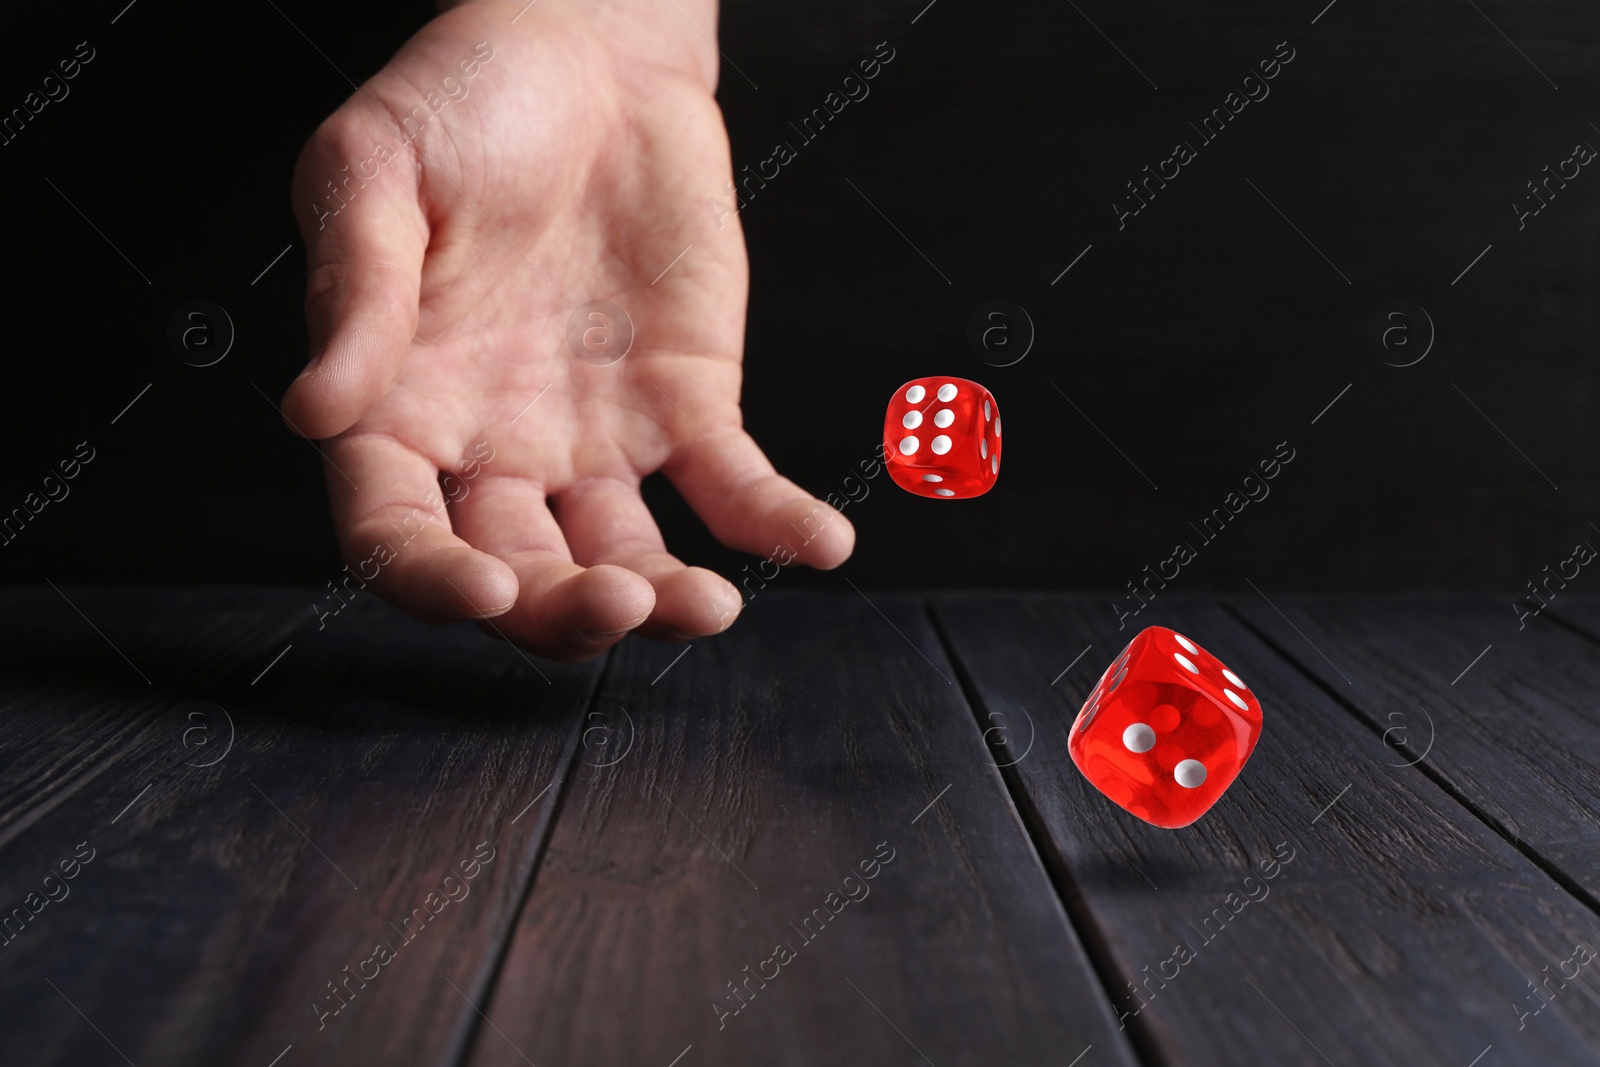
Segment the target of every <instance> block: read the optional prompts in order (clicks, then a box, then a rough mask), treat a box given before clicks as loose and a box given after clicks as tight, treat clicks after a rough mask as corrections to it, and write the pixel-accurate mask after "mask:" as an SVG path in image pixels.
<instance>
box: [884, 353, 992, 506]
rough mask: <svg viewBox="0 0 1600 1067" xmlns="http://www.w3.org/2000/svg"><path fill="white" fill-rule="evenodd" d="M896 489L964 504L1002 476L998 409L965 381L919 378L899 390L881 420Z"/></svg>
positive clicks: (981, 390) (979, 388) (989, 397)
mask: <svg viewBox="0 0 1600 1067" xmlns="http://www.w3.org/2000/svg"><path fill="white" fill-rule="evenodd" d="M883 454H884V456H885V458H886V459H887V465H888V468H889V477H890V478H891V479H893V480H894V484H896V485H898V486H899V487H900V488H902V489H904V490H906V491H907V492H909V493H916V494H917V495H918V496H931V497H934V498H935V499H939V498H944V499H951V498H954V499H962V498H966V497H974V496H981V495H982V494H984V493H987V492H988V491H989V489H990V487H992V486H993V485H994V483H995V480H996V479H997V478H999V477H1000V406H999V405H998V404H996V403H995V401H994V395H993V394H992V393H990V392H989V390H987V389H985V388H984V387H983V386H981V385H979V384H978V383H977V382H970V381H968V380H967V379H965V378H949V377H935V378H917V379H915V380H914V381H909V382H907V383H905V384H904V385H902V386H901V387H900V388H899V389H897V390H896V391H895V394H894V396H892V397H890V399H889V413H888V414H887V415H886V416H884V420H883Z"/></svg>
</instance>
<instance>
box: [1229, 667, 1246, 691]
mask: <svg viewBox="0 0 1600 1067" xmlns="http://www.w3.org/2000/svg"><path fill="white" fill-rule="evenodd" d="M1222 676H1223V677H1224V678H1226V679H1227V680H1228V681H1230V682H1232V683H1233V684H1234V685H1236V686H1238V687H1239V688H1240V689H1249V688H1250V687H1249V686H1248V685H1245V684H1244V682H1243V681H1241V680H1240V678H1239V676H1238V675H1237V674H1234V673H1233V672H1232V671H1230V670H1229V669H1228V668H1226V667H1224V668H1222Z"/></svg>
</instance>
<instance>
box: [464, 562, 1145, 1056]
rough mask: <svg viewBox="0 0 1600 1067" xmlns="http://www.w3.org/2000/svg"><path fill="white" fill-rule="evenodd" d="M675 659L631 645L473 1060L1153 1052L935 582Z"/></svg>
mask: <svg viewBox="0 0 1600 1067" xmlns="http://www.w3.org/2000/svg"><path fill="white" fill-rule="evenodd" d="M880 609H881V611H880ZM678 654H679V652H677V651H675V650H671V649H667V648H661V647H655V646H650V645H647V644H636V643H629V644H626V645H624V646H623V647H622V648H621V649H620V650H619V654H618V655H617V656H616V658H615V660H614V661H613V665H612V668H611V671H610V673H609V674H608V676H607V678H606V680H605V683H604V686H603V688H602V692H601V695H600V699H599V701H598V703H597V705H596V710H597V711H598V712H599V713H601V714H603V715H605V716H606V717H607V719H606V724H608V725H609V726H611V727H614V728H615V730H616V731H617V733H616V735H614V736H613V735H602V734H599V733H596V734H595V735H593V736H594V738H595V739H596V740H598V739H600V738H601V737H602V736H606V737H607V740H608V742H610V741H613V740H615V741H616V743H618V744H620V742H621V739H622V735H621V731H622V730H624V729H626V728H627V727H626V725H625V724H629V723H631V729H632V730H633V731H634V732H633V733H632V734H631V743H632V747H631V748H629V749H628V750H627V755H626V756H624V757H622V758H620V759H618V756H617V754H618V753H620V752H621V751H622V749H621V748H620V747H618V748H607V749H603V750H597V749H596V748H594V747H589V748H586V749H585V750H584V754H583V759H582V762H581V763H580V765H579V767H578V773H577V774H576V775H575V776H574V779H573V783H572V787H571V790H570V793H569V794H568V795H567V796H566V797H565V798H564V800H563V804H562V811H561V816H560V821H559V823H558V824H557V828H556V833H555V835H554V837H553V839H552V842H551V846H550V850H549V854H548V857H547V859H546V861H545V863H544V864H543V866H542V867H541V869H540V871H539V873H538V877H537V880H536V882H535V885H534V889H533V892H532V894H531V896H530V898H529V901H528V904H527V908H526V910H525V912H524V914H523V915H522V917H521V920H520V921H519V923H518V926H517V932H516V936H515V938H514V940H513V941H512V944H511V948H510V951H509V953H508V955H507V958H506V964H505V968H504V971H503V974H502V976H501V980H500V982H499V984H498V986H497V988H496V990H495V995H494V998H493V1000H492V1001H491V1003H490V1004H489V1005H487V1006H486V1007H485V1012H486V1014H487V1016H488V1017H489V1019H491V1020H492V1021H493V1024H494V1025H493V1027H492V1028H490V1027H484V1028H482V1029H480V1031H479V1033H478V1037H477V1041H476V1043H475V1044H474V1046H473V1049H472V1056H471V1058H470V1061H469V1062H470V1063H471V1064H473V1065H474V1067H487V1065H491V1064H493V1065H499V1064H508V1065H510V1064H522V1063H524V1062H532V1063H536V1064H541V1065H542V1064H546V1063H559V1064H564V1065H571V1067H578V1065H591V1064H592V1065H615V1064H646V1065H655V1067H667V1064H669V1063H673V1062H679V1063H680V1067H702V1065H708V1064H750V1063H767V1064H862V1063H902V1064H910V1063H922V1062H924V1061H927V1062H932V1063H935V1064H939V1065H941V1067H944V1065H949V1064H963V1063H970V1064H977V1063H1017V1064H1033V1063H1041V1064H1042V1063H1060V1064H1065V1063H1067V1062H1069V1061H1071V1060H1072V1059H1073V1057H1075V1056H1078V1055H1079V1054H1080V1053H1082V1052H1083V1051H1084V1050H1085V1049H1087V1048H1088V1047H1089V1046H1091V1045H1092V1046H1093V1052H1092V1061H1091V1060H1085V1061H1084V1062H1086V1063H1087V1062H1093V1063H1096V1064H1115V1063H1124V1064H1126V1063H1132V1062H1134V1061H1133V1059H1132V1057H1131V1054H1130V1050H1129V1048H1128V1046H1127V1044H1126V1042H1125V1041H1124V1040H1123V1038H1122V1037H1121V1035H1118V1034H1117V1033H1116V1028H1115V1021H1114V1020H1113V1019H1112V1017H1111V1015H1110V1012H1109V1010H1108V1001H1107V998H1106V995H1105V993H1104V990H1103V989H1102V988H1101V987H1100V986H1099V984H1098V982H1097V981H1096V979H1095V977H1094V975H1093V973H1092V972H1091V970H1090V969H1089V967H1088V965H1087V964H1086V962H1085V959H1084V955H1083V951H1082V948H1081V947H1080V945H1079V943H1078V941H1077V939H1076V937H1075V935H1074V933H1073V931H1072V929H1071V927H1070V926H1069V924H1068V922H1067V920H1066V917H1065V915H1064V913H1063V911H1062V909H1061V906H1060V904H1059V902H1058V899H1057V897H1056V895H1055V893H1054V892H1053V890H1052V888H1051V886H1050V883H1049V881H1048V880H1047V878H1046V875H1045V872H1044V870H1043V869H1042V867H1041V866H1040V863H1039V860H1038V857H1037V855H1036V854H1035V853H1034V852H1033V849H1032V846H1031V844H1030V842H1029V839H1028V837H1027V835H1026V834H1025V832H1024V830H1023V828H1022V826H1021V825H1020V823H1019V821H1018V819H1017V815H1016V813H1015V811H1014V809H1013V808H1012V806H1011V804H1010V802H1009V799H1008V797H1007V794H1006V790H1005V787H1004V785H1003V783H1002V782H1001V780H1000V777H999V774H998V772H997V771H996V770H995V768H994V767H993V766H992V765H991V764H990V763H989V762H988V760H987V755H988V753H987V751H986V749H985V748H984V746H983V744H982V740H981V736H980V733H979V731H978V729H977V726H976V724H975V722H974V720H973V716H972V712H971V709H970V708H969V707H968V706H967V704H966V702H965V701H964V699H963V698H962V695H961V690H960V688H959V687H958V686H957V685H955V684H953V681H954V674H953V670H952V668H951V666H950V664H949V662H948V661H947V660H946V659H945V657H944V655H943V654H942V652H941V650H940V646H939V642H938V639H937V637H936V636H935V634H934V633H933V631H932V629H931V628H930V626H929V624H928V621H927V618H926V616H925V614H924V613H923V611H922V610H921V609H920V607H919V606H918V605H917V604H916V603H915V602H912V601H907V600H904V599H899V598H887V597H885V598H875V606H874V604H869V603H868V602H867V601H866V600H865V599H864V598H862V597H860V596H857V595H855V594H853V593H852V594H847V595H844V596H839V595H833V596H820V597H818V596H798V595H797V596H784V595H782V594H777V593H766V594H763V595H761V596H758V597H757V598H756V599H755V600H754V601H753V602H752V604H751V605H750V607H749V608H748V609H747V610H746V612H745V617H744V618H742V619H741V620H740V622H739V624H738V625H737V626H736V627H734V628H733V629H732V630H731V631H730V632H728V633H727V634H725V635H723V636H721V637H719V638H716V639H712V640H702V641H698V642H695V643H694V644H693V646H692V647H691V648H690V649H689V651H688V652H686V653H682V655H683V659H682V660H681V661H679V662H677V663H676V665H673V657H674V656H676V655H678ZM669 668H670V669H669ZM663 671H665V673H664V674H663ZM595 725H596V726H600V725H602V724H601V723H600V722H599V721H597V722H596V723H595ZM607 763H610V764H611V765H609V766H605V765H604V764H607ZM936 798H937V800H936ZM891 851H892V855H893V859H892V861H890V862H887V863H884V864H881V865H880V866H879V867H878V868H877V870H876V877H875V878H873V879H872V880H870V881H864V880H862V878H861V874H860V871H859V864H860V863H861V861H864V860H865V861H871V860H873V858H874V856H875V854H880V853H881V854H887V853H889V852H891ZM852 873H854V874H856V876H857V877H856V880H855V881H854V882H852V883H847V882H846V878H847V876H849V875H851V874H852ZM852 886H853V887H854V888H852ZM847 892H853V893H855V894H856V895H857V896H860V897H861V899H860V900H859V902H857V903H844V900H845V899H846V898H845V896H844V894H846V893H847ZM830 894H839V895H838V896H836V897H833V898H830V896H829V895H830ZM862 894H865V895H864V896H863V895H862ZM830 899H831V900H833V901H834V903H830ZM817 909H820V911H818V910H817ZM808 918H810V920H811V922H810V925H809V926H808V925H806V923H807V919H808ZM808 935H809V936H808ZM777 945H786V946H788V947H789V948H790V951H791V952H792V957H791V958H788V959H787V961H786V962H785V961H784V960H783V958H782V955H783V954H777V953H775V946H777ZM769 960H770V961H772V962H766V961H769ZM746 967H748V968H749V970H748V971H747V970H745V968H746ZM774 973H775V974H776V976H775V977H774V976H773V975H774ZM763 974H765V975H766V980H765V981H764V982H763V980H762V977H761V976H762V975H763ZM751 975H754V976H755V977H754V978H751V977H750V976H751ZM732 982H737V983H740V990H741V991H742V992H743V994H744V996H743V997H741V998H740V999H736V997H735V994H734V993H733V992H730V988H729V983H732ZM746 983H748V984H746ZM741 1004H742V1005H743V1007H740V1005H741ZM716 1005H723V1008H722V1009H721V1010H722V1011H727V1012H728V1013H729V1014H728V1015H727V1016H723V1015H722V1014H721V1012H720V1011H719V1009H718V1008H717V1007H716ZM735 1010H737V1014H734V1011H735ZM680 1055H682V1056H683V1058H682V1060H681V1061H675V1057H678V1056H680Z"/></svg>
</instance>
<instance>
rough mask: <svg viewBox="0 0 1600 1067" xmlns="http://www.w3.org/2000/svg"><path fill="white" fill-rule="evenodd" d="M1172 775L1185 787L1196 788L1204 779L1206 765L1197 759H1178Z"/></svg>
mask: <svg viewBox="0 0 1600 1067" xmlns="http://www.w3.org/2000/svg"><path fill="white" fill-rule="evenodd" d="M1172 777H1174V778H1176V779H1177V780H1178V784H1179V785H1181V786H1183V787H1184V788H1185V789H1198V788H1199V787H1200V786H1201V785H1202V784H1204V782H1205V780H1206V765H1205V764H1204V763H1201V762H1200V761H1199V760H1197V759H1186V760H1179V761H1178V765H1177V766H1176V767H1174V768H1172Z"/></svg>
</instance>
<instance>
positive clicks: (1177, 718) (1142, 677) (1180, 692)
mask: <svg viewBox="0 0 1600 1067" xmlns="http://www.w3.org/2000/svg"><path fill="white" fill-rule="evenodd" d="M1260 736H1261V705H1260V704H1259V703H1257V701H1256V698H1255V695H1254V694H1253V693H1251V692H1250V687H1249V686H1247V685H1245V684H1244V682H1243V680H1241V679H1240V678H1239V676H1238V675H1237V674H1234V673H1233V672H1232V671H1231V670H1229V669H1228V668H1227V667H1225V666H1223V664H1222V661H1221V660H1219V659H1217V657H1215V656H1213V655H1212V654H1211V653H1209V652H1207V651H1206V650H1205V649H1203V648H1201V647H1200V646H1199V645H1197V644H1195V643H1194V642H1193V641H1191V640H1190V639H1189V638H1187V637H1185V636H1183V635H1182V634H1180V633H1177V632H1175V631H1173V630H1169V629H1167V628H1166V627H1164V626H1152V627H1150V628H1149V629H1147V630H1144V631H1142V632H1141V633H1140V634H1139V635H1138V636H1136V637H1135V638H1134V639H1133V640H1132V641H1130V642H1128V646H1127V647H1126V648H1124V649H1123V650H1122V652H1121V653H1120V654H1119V655H1118V656H1117V658H1116V659H1114V660H1112V661H1111V666H1109V667H1107V668H1106V672H1105V674H1103V675H1101V676H1100V681H1099V683H1098V684H1097V685H1095V687H1094V690H1093V691H1092V692H1091V693H1090V694H1089V699H1088V700H1086V701H1085V702H1084V705H1083V710H1082V711H1080V712H1078V718H1077V720H1076V721H1075V722H1074V723H1073V724H1072V733H1071V735H1070V737H1069V738H1068V741H1067V749H1068V751H1070V752H1071V753H1072V762H1073V763H1076V764H1077V765H1078V770H1080V771H1082V772H1083V776H1084V777H1085V778H1087V779H1089V781H1090V783H1091V784H1093V785H1094V787H1095V788H1096V789H1098V790H1100V792H1102V793H1104V794H1105V795H1106V796H1107V797H1109V798H1110V799H1111V800H1112V801H1114V802H1115V803H1116V804H1118V805H1119V806H1121V807H1122V808H1124V809H1126V810H1127V811H1128V812H1129V813H1131V814H1133V815H1136V816H1138V817H1139V818H1141V819H1143V820H1144V821H1145V822H1148V823H1151V824H1153V825H1155V826H1162V827H1166V828H1168V829H1177V828H1178V827H1180V826H1188V825H1189V824H1190V823H1192V822H1194V821H1195V820H1196V819H1198V818H1199V817H1200V816H1202V815H1204V814H1205V813H1206V811H1207V809H1209V808H1210V807H1211V805H1212V804H1214V803H1216V802H1217V800H1218V799H1219V798H1220V797H1221V796H1222V794H1223V793H1224V792H1225V791H1226V790H1227V788H1228V786H1230V785H1232V784H1233V780H1234V779H1235V778H1237V777H1238V776H1239V771H1240V770H1242V769H1243V768H1244V764H1245V761H1246V760H1248V759H1249V758H1250V753H1251V752H1252V751H1254V749H1255V747H1256V741H1257V739H1259V738H1260Z"/></svg>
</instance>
